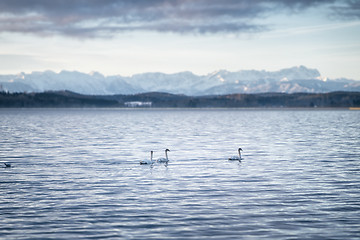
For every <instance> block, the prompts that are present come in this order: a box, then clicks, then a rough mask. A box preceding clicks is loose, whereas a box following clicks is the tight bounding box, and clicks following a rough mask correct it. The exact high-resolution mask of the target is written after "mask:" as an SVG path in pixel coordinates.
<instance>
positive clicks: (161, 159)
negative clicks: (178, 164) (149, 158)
mask: <svg viewBox="0 0 360 240" xmlns="http://www.w3.org/2000/svg"><path fill="white" fill-rule="evenodd" d="M167 152H170V150H169V149H165V158H159V159H158V160H156V161H157V162H159V163H168V162H169V158H168V154H167Z"/></svg>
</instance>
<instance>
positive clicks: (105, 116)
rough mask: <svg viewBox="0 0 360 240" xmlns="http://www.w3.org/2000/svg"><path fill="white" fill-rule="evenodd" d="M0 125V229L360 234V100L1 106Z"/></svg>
mask: <svg viewBox="0 0 360 240" xmlns="http://www.w3.org/2000/svg"><path fill="white" fill-rule="evenodd" d="M0 135H1V141H0V162H9V163H11V165H12V167H11V168H5V167H3V166H4V164H2V165H1V166H2V168H0V238H1V239H107V238H109V239H359V238H360V111H350V110H331V109H328V110H244V109H197V110H190V109H164V110H161V109H133V110H130V109H0ZM239 147H241V148H242V149H243V152H242V157H243V158H244V159H243V160H242V161H241V162H239V161H228V160H227V159H228V157H229V156H233V155H236V154H237V149H238V148H239ZM166 148H168V149H170V152H169V153H168V155H169V159H170V161H169V164H168V165H167V166H166V165H164V164H153V165H140V164H139V162H140V160H145V159H149V158H150V151H152V150H153V151H154V158H159V157H164V155H165V154H164V150H165V149H166Z"/></svg>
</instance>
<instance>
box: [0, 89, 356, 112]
mask: <svg viewBox="0 0 360 240" xmlns="http://www.w3.org/2000/svg"><path fill="white" fill-rule="evenodd" d="M129 102H137V103H143V102H147V103H149V102H151V107H159V108H165V107H168V108H169V107H170V108H176V107H181V108H212V107H214V108H220V107H222V108H224V107H227V108H239V107H241V108H281V107H288V108H316V107H320V108H328V107H333V108H348V107H360V92H331V93H293V94H287V93H259V94H229V95H212V96H200V97H192V96H186V95H176V94H169V93H160V92H150V93H142V94H134V95H104V96H103V95H81V94H77V93H74V92H69V91H50V92H42V93H6V92H0V107H2V108H6V107H8V108H9V107H11V108H27V107H31V108H41V107H128V106H129V104H128V103H129ZM132 106H133V105H132ZM135 106H146V107H149V105H141V104H139V105H135Z"/></svg>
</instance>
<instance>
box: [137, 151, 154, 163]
mask: <svg viewBox="0 0 360 240" xmlns="http://www.w3.org/2000/svg"><path fill="white" fill-rule="evenodd" d="M153 154H154V151H150V159H146V160H141V161H140V165H145V164H154V162H155V161H154V160H153Z"/></svg>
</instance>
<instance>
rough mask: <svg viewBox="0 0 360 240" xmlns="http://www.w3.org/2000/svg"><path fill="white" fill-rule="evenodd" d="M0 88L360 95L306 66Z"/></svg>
mask: <svg viewBox="0 0 360 240" xmlns="http://www.w3.org/2000/svg"><path fill="white" fill-rule="evenodd" d="M0 86H1V89H0V90H3V91H7V92H10V93H11V92H43V91H62V90H68V91H73V92H78V93H81V94H91V95H111V94H137V93H143V92H155V91H156V92H168V93H172V94H185V95H189V96H200V95H214V94H233V93H262V92H283V93H295V92H305V93H324V92H333V91H360V81H355V80H351V79H346V78H341V79H326V78H324V77H322V76H321V74H320V72H319V71H318V70H316V69H310V68H306V67H304V66H299V67H292V68H287V69H282V70H280V71H273V72H270V71H264V70H261V71H257V70H242V71H237V72H230V71H226V70H220V71H215V72H213V73H209V74H207V75H195V74H193V73H192V72H180V73H174V74H165V73H143V74H136V75H133V76H130V77H124V76H120V75H114V76H104V75H102V74H101V73H98V72H92V73H89V74H86V73H81V72H77V71H61V72H59V73H55V72H53V71H44V72H32V73H30V74H26V73H20V74H17V75H0Z"/></svg>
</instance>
